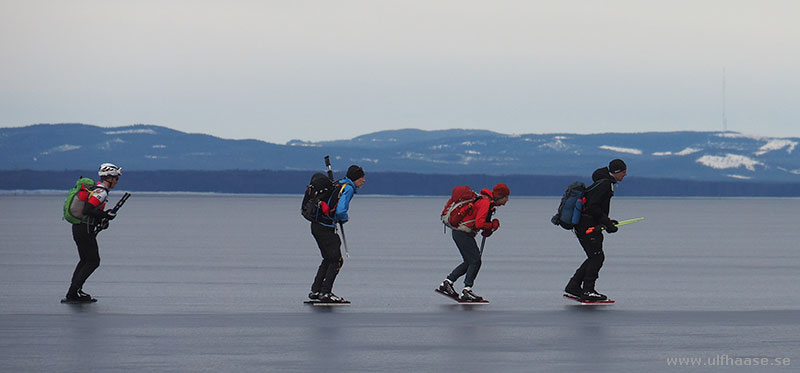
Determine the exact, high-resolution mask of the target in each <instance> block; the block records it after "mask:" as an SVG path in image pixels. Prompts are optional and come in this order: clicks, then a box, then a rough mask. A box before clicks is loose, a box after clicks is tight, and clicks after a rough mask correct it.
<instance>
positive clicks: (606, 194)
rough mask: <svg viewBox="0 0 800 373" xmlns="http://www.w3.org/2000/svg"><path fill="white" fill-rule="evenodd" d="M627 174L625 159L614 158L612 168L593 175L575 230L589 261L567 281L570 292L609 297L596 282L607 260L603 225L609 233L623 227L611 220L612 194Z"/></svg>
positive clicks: (592, 298) (593, 297)
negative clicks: (599, 290)
mask: <svg viewBox="0 0 800 373" xmlns="http://www.w3.org/2000/svg"><path fill="white" fill-rule="evenodd" d="M627 174H628V172H627V166H626V165H625V162H623V161H622V160H621V159H615V160H613V161H611V162H610V163H609V164H608V167H603V168H598V169H597V170H595V171H594V173H593V174H592V181H594V184H592V186H590V187H589V188H588V189H589V190H588V191H587V192H586V194H585V197H586V207H585V209H584V213H583V214H581V220H580V222H579V223H578V225H577V226H576V227H575V229H574V232H575V235H576V236H577V237H578V242H580V244H581V247H583V251H584V252H586V260H584V262H583V264H581V266H580V267H579V268H578V270H577V271H575V275H573V276H572V278H571V279H570V280H569V283H567V287H566V288H565V289H564V291H565V292H566V293H568V294H571V295H574V296H576V297H580V298H581V299H583V300H590V301H598V300H606V299H608V297H607V296H605V295H603V294H600V293H598V292H597V290H596V289H595V282H596V281H597V278H598V276H599V273H600V268H601V267H603V261H604V260H605V254H604V253H603V233H602V230H601V229H599V227H604V228H605V230H606V231H608V233H614V232H616V231H617V230H618V229H619V228H617V227H616V225H615V224H617V221H616V220H612V219H610V218H609V217H608V215H609V210H610V205H611V197H613V196H614V185H615V184H616V183H617V182H620V181H622V179H623V178H625V176H626V175H627Z"/></svg>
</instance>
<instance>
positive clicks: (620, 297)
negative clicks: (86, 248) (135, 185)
mask: <svg viewBox="0 0 800 373" xmlns="http://www.w3.org/2000/svg"><path fill="white" fill-rule="evenodd" d="M512 192H513V191H512ZM121 195H122V193H121V192H116V191H115V192H112V195H111V200H112V202H116V199H117V198H119V197H120V196H121ZM445 199H446V198H441V197H440V198H430V197H415V198H406V197H388V198H381V197H376V196H360V195H357V196H356V198H355V199H354V200H353V203H352V205H351V221H350V223H348V224H347V225H346V227H345V228H346V234H347V240H348V244H349V248H350V253H351V256H352V257H351V258H349V259H347V258H346V259H345V264H344V267H343V268H342V271H341V273H340V275H339V277H338V279H337V281H336V285H335V288H334V291H335V292H336V294H338V295H341V296H344V297H346V298H348V299H349V300H351V301H352V302H353V305H352V306H350V307H339V308H334V309H331V308H325V309H322V308H321V307H316V308H315V307H311V306H308V305H304V304H303V303H302V301H303V300H304V299H305V296H306V294H307V293H308V290H309V287H310V284H311V281H312V280H313V276H314V273H315V271H316V267H317V266H318V265H319V261H320V256H319V251H318V249H317V248H316V245H315V243H314V241H313V239H312V237H311V234H310V229H309V224H308V223H307V222H306V221H305V220H303V219H302V218H301V217H300V216H299V204H300V197H299V196H291V197H284V196H232V195H180V194H136V193H134V195H133V196H132V197H131V199H130V200H129V201H128V203H127V204H126V205H125V207H124V208H123V209H122V210H121V211H120V213H119V217H118V218H117V220H115V221H114V222H112V225H111V227H110V229H109V230H107V231H104V232H102V233H101V234H100V236H99V243H100V256H101V258H102V262H101V265H100V268H99V269H98V270H97V271H96V272H95V273H94V275H92V277H91V278H90V279H89V280H88V281H87V283H86V285H85V286H84V289H85V290H86V291H87V292H89V293H91V294H92V295H93V296H95V297H96V298H98V299H99V301H98V302H97V303H95V304H90V305H64V304H60V303H59V300H60V299H61V298H62V297H63V295H64V293H65V292H66V289H67V287H68V285H69V278H70V276H71V273H72V270H73V269H74V266H75V263H76V262H77V260H78V255H77V250H76V249H75V245H74V243H73V242H72V238H71V234H70V227H69V224H68V223H66V222H64V221H61V220H60V213H61V212H60V209H61V206H62V204H63V197H62V196H60V195H26V196H13V195H0V206H2V207H3V210H4V211H5V212H6V213H5V214H3V215H2V216H0V233H1V234H2V241H1V242H0V258H2V260H0V289H2V290H0V335H2V339H1V340H0V356H2V359H0V371H48V372H52V371H80V370H85V369H86V368H87V367H88V368H91V370H96V371H120V370H130V371H281V372H283V371H320V368H323V367H324V368H325V369H326V370H331V371H414V372H416V371H460V372H472V371H475V372H481V371H487V370H490V369H491V370H495V371H554V370H560V371H568V370H579V369H580V370H592V371H615V372H620V371H622V372H641V371H643V370H645V369H654V370H655V371H694V370H698V369H699V370H700V371H716V370H721V369H722V368H725V369H724V371H753V370H763V371H784V370H785V371H794V370H796V365H797V364H800V356H798V355H799V354H798V351H800V298H798V297H796V296H793V295H792V294H793V293H794V291H795V288H796V285H797V283H798V280H799V276H798V269H800V250H798V245H797V241H798V238H800V234H799V233H798V229H797V227H796V220H797V219H796V218H795V216H796V215H797V213H796V211H798V210H799V208H800V200H799V199H656V198H653V199H626V198H621V197H616V198H615V199H614V200H613V202H612V217H613V218H616V219H619V220H622V219H626V218H633V217H638V216H645V217H647V219H646V220H644V221H641V222H638V223H635V224H632V225H629V226H625V227H622V228H621V229H620V231H619V232H618V233H615V234H613V235H606V241H605V252H606V262H605V266H604V268H603V270H602V271H601V273H600V276H601V277H600V279H599V280H598V290H600V291H601V292H604V293H606V294H608V295H609V296H611V297H612V298H614V299H616V301H617V303H616V304H615V305H613V306H607V307H602V308H600V307H596V308H589V307H580V306H578V305H576V304H574V303H571V302H570V301H568V300H566V299H564V298H562V297H561V290H562V289H563V287H564V285H565V284H566V282H567V280H568V279H569V277H570V276H571V275H572V273H573V271H574V270H575V268H577V266H578V265H580V263H581V262H582V261H583V259H584V254H583V252H582V250H581V249H580V246H579V245H578V243H577V240H576V239H575V237H574V236H573V235H572V234H571V233H570V232H568V231H566V230H563V229H561V228H558V227H555V226H553V225H551V224H550V223H549V218H550V216H551V215H552V214H553V213H554V210H555V207H556V206H557V205H558V199H557V198H514V196H513V195H512V198H511V201H510V202H509V204H508V205H507V206H504V207H501V208H499V209H498V214H497V215H496V217H497V218H499V219H500V221H501V227H500V230H499V231H498V232H497V233H496V234H495V235H494V236H492V237H491V238H490V239H488V240H487V243H486V249H485V251H484V258H483V266H482V268H481V272H480V274H479V275H478V278H477V280H476V283H475V291H476V292H477V293H478V294H481V295H483V296H485V297H486V298H488V299H490V300H491V302H492V303H491V304H490V305H486V306H479V307H473V308H468V307H465V306H459V305H457V304H455V303H454V302H452V301H450V300H448V299H446V298H444V297H442V296H440V295H438V294H436V293H434V292H433V289H434V288H435V287H436V286H438V284H439V283H440V282H441V281H442V279H443V278H444V276H446V275H447V274H448V273H449V271H450V270H452V268H453V267H455V266H456V265H457V264H458V263H459V262H460V257H459V255H458V251H457V249H456V248H455V246H454V244H453V242H452V240H451V238H450V236H449V234H447V235H445V234H443V231H442V226H441V224H440V223H437V217H438V214H439V212H440V211H441V208H442V205H443V203H444V200H445ZM457 285H458V286H459V288H460V286H461V285H462V283H461V281H459V283H458V284H457ZM690 358H694V359H698V360H692V361H690V360H688V359H690ZM756 358H757V359H759V360H758V363H759V366H752V365H750V366H746V365H744V364H747V363H748V362H749V364H753V363H754V361H755V360H754V359H756ZM677 359H687V360H680V361H679V360H677ZM736 359H738V360H736ZM748 359H749V360H748ZM680 362H683V363H684V364H690V363H691V364H696V365H700V366H693V367H689V366H683V367H680V366H675V365H672V364H678V363H680ZM787 363H789V364H790V365H789V366H786V364H787ZM763 364H766V366H764V365H763ZM793 365H794V366H793Z"/></svg>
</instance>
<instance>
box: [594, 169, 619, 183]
mask: <svg viewBox="0 0 800 373" xmlns="http://www.w3.org/2000/svg"><path fill="white" fill-rule="evenodd" d="M603 179H609V180H611V182H612V183H616V182H617V180H616V179H614V177H613V176H611V171H609V170H608V167H602V168H598V169H596V170H594V172H593V173H592V181H593V182H595V183H596V182H598V181H600V180H603Z"/></svg>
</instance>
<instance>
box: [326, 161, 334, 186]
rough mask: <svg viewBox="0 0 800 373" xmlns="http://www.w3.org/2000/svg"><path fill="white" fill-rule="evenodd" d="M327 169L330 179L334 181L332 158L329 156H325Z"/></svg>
mask: <svg viewBox="0 0 800 373" xmlns="http://www.w3.org/2000/svg"><path fill="white" fill-rule="evenodd" d="M325 167H327V168H328V179H331V181H333V169H331V157H330V156H329V155H326V156H325Z"/></svg>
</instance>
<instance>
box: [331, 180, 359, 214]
mask: <svg viewBox="0 0 800 373" xmlns="http://www.w3.org/2000/svg"><path fill="white" fill-rule="evenodd" d="M354 193H355V189H353V186H352V185H350V184H347V186H345V187H344V191H343V192H342V196H341V197H340V198H339V202H338V203H337V204H336V218H335V219H334V220H336V221H337V222H343V223H344V222H346V221H348V220H350V217H349V215H348V214H347V210H349V209H350V200H351V199H353V194H354Z"/></svg>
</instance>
